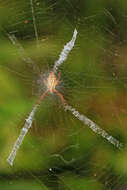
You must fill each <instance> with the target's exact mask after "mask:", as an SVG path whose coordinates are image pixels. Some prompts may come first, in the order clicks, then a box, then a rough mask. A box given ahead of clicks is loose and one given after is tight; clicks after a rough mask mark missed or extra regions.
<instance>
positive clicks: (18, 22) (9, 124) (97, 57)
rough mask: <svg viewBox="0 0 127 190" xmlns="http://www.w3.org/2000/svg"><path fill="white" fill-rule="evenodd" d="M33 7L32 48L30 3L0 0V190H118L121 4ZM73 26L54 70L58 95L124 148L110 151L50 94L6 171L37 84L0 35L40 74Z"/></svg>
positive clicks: (125, 44) (125, 111)
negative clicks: (64, 56)
mask: <svg viewBox="0 0 127 190" xmlns="http://www.w3.org/2000/svg"><path fill="white" fill-rule="evenodd" d="M33 5H34V11H35V18H36V24H37V30H38V35H39V48H37V47H36V38H35V31H34V26H33V18H32V12H31V5H30V1H25V0H22V1H18V0H13V1H11V0H6V1H2V0H0V52H1V53H0V89H1V93H0V100H1V101H0V126H1V133H0V163H1V164H0V179H1V181H0V188H3V187H4V190H11V189H13V190H14V189H19V190H20V189H21V190H22V189H31V190H34V189H36V190H39V189H43V190H45V189H60V190H65V189H67V190H68V189H75V190H84V189H87V190H93V189H94V190H96V189H97V190H100V189H102V190H103V189H106V190H109V189H114V190H124V186H126V183H127V166H126V162H127V150H126V141H127V140H126V139H127V130H126V123H127V56H126V52H127V24H126V22H127V2H126V0H95V1H93V0H59V1H56V0H53V1H52V0H43V1H41V0H33ZM75 27H76V28H77V30H78V37H77V40H76V45H75V47H74V49H73V50H72V52H71V53H70V55H69V57H68V59H67V61H66V62H65V63H64V64H63V65H62V67H61V69H60V72H61V83H60V86H59V91H60V92H61V93H62V94H63V96H64V97H65V99H66V100H67V102H68V103H69V104H71V105H72V106H73V107H76V108H77V109H78V110H79V111H80V112H81V113H82V114H85V115H87V116H88V117H89V118H90V119H92V120H93V121H95V122H96V123H97V124H99V125H100V126H101V127H102V128H103V129H105V130H106V131H107V132H109V133H110V134H111V135H112V136H114V137H116V138H117V139H119V140H120V141H121V142H123V143H124V144H125V148H124V149H123V150H122V151H119V150H116V148H114V147H113V146H112V145H110V144H108V142H106V141H105V140H104V139H103V138H101V137H99V136H98V135H96V134H94V133H93V132H92V131H91V130H90V129H88V127H87V126H83V124H82V123H80V121H78V120H77V119H76V118H73V116H72V115H71V114H70V113H67V112H64V110H63V107H62V105H61V102H60V100H59V98H58V97H57V96H56V95H53V96H51V95H48V96H47V97H46V98H45V99H44V101H43V102H42V104H41V106H40V108H39V110H38V112H37V113H36V118H35V121H34V122H33V127H32V129H30V131H29V133H28V135H27V136H26V137H25V140H24V142H23V145H22V146H21V148H20V150H19V152H18V153H17V156H16V160H15V163H14V166H13V167H10V166H9V165H8V163H7V162H6V158H7V157H8V155H9V153H10V151H11V149H12V146H13V143H14V142H15V140H16V138H17V137H18V135H19V132H20V129H21V128H22V126H23V124H24V122H25V119H26V117H27V115H28V114H29V112H30V111H31V109H32V107H33V105H34V103H35V102H36V101H37V99H38V98H39V88H42V86H40V85H39V84H40V83H39V82H38V81H39V75H37V72H36V71H35V70H34V69H33V68H32V65H29V64H26V63H25V62H24V61H23V60H22V58H21V56H20V55H19V52H18V49H17V48H16V47H15V46H14V45H13V44H12V43H11V42H10V41H9V39H8V36H7V34H8V33H10V34H15V36H16V37H17V39H18V40H19V42H20V43H21V44H22V46H23V47H24V49H25V51H26V52H27V54H28V55H29V56H30V57H31V58H32V59H33V60H34V62H35V65H37V66H38V67H39V69H40V70H41V72H42V73H48V72H49V70H50V69H51V68H52V67H53V64H54V62H55V60H56V59H57V58H58V56H59V53H60V51H61V50H62V48H63V46H64V45H65V44H66V43H67V42H68V41H69V40H70V39H71V37H72V33H73V30H74V28H75ZM30 180H32V181H34V180H35V181H36V182H35V183H34V182H31V181H30ZM39 183H40V186H39ZM43 184H44V185H43ZM122 187H123V188H122ZM125 188H126V187H125Z"/></svg>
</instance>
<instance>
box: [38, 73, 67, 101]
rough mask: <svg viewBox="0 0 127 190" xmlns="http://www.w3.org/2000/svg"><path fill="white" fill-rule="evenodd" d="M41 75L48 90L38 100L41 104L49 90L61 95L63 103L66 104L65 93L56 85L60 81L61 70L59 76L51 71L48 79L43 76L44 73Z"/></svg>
mask: <svg viewBox="0 0 127 190" xmlns="http://www.w3.org/2000/svg"><path fill="white" fill-rule="evenodd" d="M40 77H41V79H42V82H43V83H44V85H45V86H46V90H45V92H43V94H42V95H41V97H40V99H39V101H38V104H40V103H41V102H42V100H43V99H44V97H45V96H46V95H47V93H48V92H50V93H51V94H53V93H56V94H57V95H58V96H59V97H60V99H61V101H62V103H63V104H65V100H64V98H63V95H62V94H61V93H60V92H59V91H58V90H56V86H57V85H58V84H59V82H60V72H59V73H58V78H56V75H55V73H54V72H53V71H51V72H50V73H49V75H48V77H47V78H46V79H45V78H43V76H42V74H40Z"/></svg>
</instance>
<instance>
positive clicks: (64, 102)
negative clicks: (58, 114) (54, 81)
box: [54, 89, 66, 104]
mask: <svg viewBox="0 0 127 190" xmlns="http://www.w3.org/2000/svg"><path fill="white" fill-rule="evenodd" d="M54 92H55V93H56V94H57V95H58V96H59V97H60V99H61V101H62V103H63V104H66V101H65V99H64V97H63V95H62V94H61V93H60V92H58V91H57V90H56V89H55V90H54Z"/></svg>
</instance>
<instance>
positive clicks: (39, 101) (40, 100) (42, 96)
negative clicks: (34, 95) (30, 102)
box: [38, 90, 48, 104]
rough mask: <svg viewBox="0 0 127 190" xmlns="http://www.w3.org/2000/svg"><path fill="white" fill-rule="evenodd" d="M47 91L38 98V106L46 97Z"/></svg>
mask: <svg viewBox="0 0 127 190" xmlns="http://www.w3.org/2000/svg"><path fill="white" fill-rule="evenodd" d="M47 93H48V90H46V91H45V92H44V93H43V94H42V95H41V97H40V99H39V100H38V104H40V103H41V102H42V100H43V99H44V97H45V96H46V95H47Z"/></svg>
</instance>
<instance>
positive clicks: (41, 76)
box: [39, 73, 46, 86]
mask: <svg viewBox="0 0 127 190" xmlns="http://www.w3.org/2000/svg"><path fill="white" fill-rule="evenodd" d="M39 76H40V78H41V79H42V81H43V83H44V84H45V86H46V80H45V79H44V78H43V75H42V73H39Z"/></svg>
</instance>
